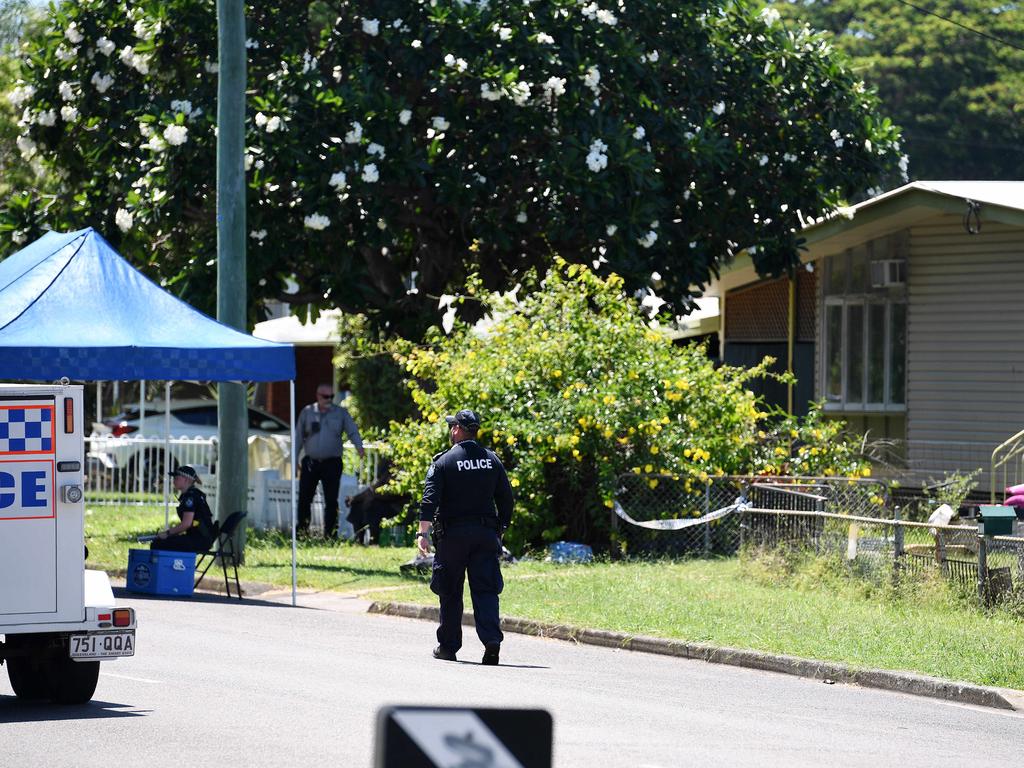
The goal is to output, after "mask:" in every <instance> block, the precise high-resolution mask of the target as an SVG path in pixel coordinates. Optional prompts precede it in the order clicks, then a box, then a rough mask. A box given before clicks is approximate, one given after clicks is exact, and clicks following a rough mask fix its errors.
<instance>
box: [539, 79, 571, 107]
mask: <svg viewBox="0 0 1024 768" xmlns="http://www.w3.org/2000/svg"><path fill="white" fill-rule="evenodd" d="M541 88H542V89H543V90H544V96H545V98H547V99H548V100H549V101H552V100H554V99H555V97H557V96H561V95H562V94H564V93H565V78H564V77H555V76H553V75H552V76H551V77H549V78H548V79H547V80H545V81H544V82H543V83H542V84H541Z"/></svg>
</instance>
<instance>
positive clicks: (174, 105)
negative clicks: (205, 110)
mask: <svg viewBox="0 0 1024 768" xmlns="http://www.w3.org/2000/svg"><path fill="white" fill-rule="evenodd" d="M171 112H181V113H182V114H183V115H185V116H190V115H191V114H192V102H191V101H189V100H188V99H174V100H173V101H171Z"/></svg>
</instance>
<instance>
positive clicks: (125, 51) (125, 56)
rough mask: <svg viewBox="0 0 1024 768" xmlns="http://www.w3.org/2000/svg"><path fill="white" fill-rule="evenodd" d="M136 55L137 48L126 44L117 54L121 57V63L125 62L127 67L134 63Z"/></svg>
mask: <svg viewBox="0 0 1024 768" xmlns="http://www.w3.org/2000/svg"><path fill="white" fill-rule="evenodd" d="M134 55H135V49H134V48H132V47H131V46H130V45H126V46H125V47H124V48H122V49H121V50H120V51H119V52H118V54H117V56H118V58H119V59H121V63H122V64H124V65H125V66H126V67H130V66H131V65H132V56H134Z"/></svg>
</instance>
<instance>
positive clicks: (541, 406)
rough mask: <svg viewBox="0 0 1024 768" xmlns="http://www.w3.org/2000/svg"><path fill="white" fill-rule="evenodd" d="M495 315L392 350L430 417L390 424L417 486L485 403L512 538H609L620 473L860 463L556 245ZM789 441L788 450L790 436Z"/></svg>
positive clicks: (825, 430)
mask: <svg viewBox="0 0 1024 768" xmlns="http://www.w3.org/2000/svg"><path fill="white" fill-rule="evenodd" d="M459 301H463V302H467V301H479V302H481V303H482V304H483V305H484V307H485V309H486V310H487V311H488V318H489V320H488V322H485V323H482V324H477V325H474V326H469V325H466V324H462V323H459V322H458V321H456V323H455V325H454V327H453V328H452V331H451V333H450V334H449V335H447V336H446V335H444V334H443V333H442V332H440V331H438V330H436V329H435V330H434V331H433V332H432V333H431V334H429V335H428V341H429V343H428V344H427V345H425V346H411V345H405V346H398V345H394V346H393V347H392V349H393V350H394V352H395V354H396V355H397V357H398V359H399V360H400V361H401V362H402V365H403V366H404V368H405V370H406V372H407V373H408V375H409V377H410V380H409V382H408V386H409V388H410V392H411V394H412V397H413V400H414V401H415V403H416V405H417V407H418V408H419V411H420V413H421V414H422V418H415V419H408V420H405V421H401V422H395V423H392V425H391V429H390V435H389V438H388V442H389V444H390V446H391V451H392V454H393V458H394V460H395V466H396V474H395V478H394V480H393V485H394V486H395V487H397V489H398V490H400V491H403V492H408V493H413V494H416V493H418V492H419V491H420V490H421V488H422V482H423V477H424V474H425V472H426V469H427V467H428V466H429V463H430V460H431V456H432V454H434V453H435V452H437V451H440V450H443V449H444V448H446V447H447V445H446V441H447V438H446V426H445V425H444V422H443V419H442V416H443V415H444V414H446V413H452V412H454V411H455V410H457V409H459V408H473V409H475V410H478V411H479V412H480V414H481V419H482V421H483V427H482V429H481V433H480V439H481V442H482V443H484V444H485V445H488V446H489V447H491V448H493V449H494V450H495V451H496V453H497V454H498V455H499V456H500V457H501V459H502V461H503V462H504V464H505V466H506V468H507V469H508V471H509V475H510V478H511V481H512V485H513V487H514V488H515V490H516V493H517V500H516V514H515V517H514V524H513V527H512V529H511V530H510V532H509V540H510V542H511V543H512V544H513V545H517V546H522V545H525V544H540V543H543V542H547V541H553V540H557V539H560V538H568V539H572V540H577V541H584V542H588V543H591V544H594V545H597V546H599V547H603V546H605V545H607V543H608V529H609V525H608V522H609V514H608V510H609V508H610V507H611V506H612V499H613V497H614V495H615V493H616V489H617V487H618V483H619V478H620V476H622V475H623V474H625V473H635V474H640V475H644V476H650V477H648V479H647V482H648V483H649V484H651V486H652V487H656V485H657V483H659V482H660V481H659V479H658V478H657V477H656V476H654V475H658V474H667V475H674V476H677V477H685V478H692V479H694V480H695V481H704V480H706V479H707V478H708V477H710V476H716V475H725V474H738V473H751V472H752V473H765V474H774V473H778V472H780V471H787V470H789V471H792V470H799V471H800V472H803V473H808V474H838V473H850V474H852V473H858V474H859V473H861V472H862V471H866V470H865V469H864V465H863V463H862V461H861V460H860V459H859V457H858V454H857V453H856V449H855V447H854V446H853V445H852V444H850V443H848V442H847V441H845V440H843V439H842V438H841V435H840V430H841V428H842V425H841V424H838V423H836V422H831V421H828V420H825V419H823V418H822V417H821V414H820V413H818V412H817V411H814V412H812V414H811V415H810V416H809V417H808V418H807V419H806V420H803V421H799V420H796V419H792V418H788V417H780V416H778V415H777V414H774V415H773V414H771V413H769V412H768V411H767V410H765V407H764V405H763V403H761V402H760V401H759V399H758V398H756V397H755V396H754V395H753V394H752V393H751V392H750V391H749V390H748V389H746V387H745V386H744V385H745V383H746V382H747V381H748V379H750V378H752V377H755V376H763V375H766V367H767V365H768V364H770V362H771V361H770V360H769V361H765V363H762V365H760V366H758V367H756V368H753V369H740V368H734V367H730V366H716V364H715V362H714V361H712V360H711V359H709V358H708V357H707V355H706V353H705V350H704V348H703V347H702V346H699V345H689V346H682V347H680V346H675V345H673V344H672V343H671V341H670V340H669V339H668V337H667V336H666V335H665V334H663V333H661V332H659V331H658V330H656V329H653V328H652V327H651V324H650V323H649V322H648V321H647V320H646V319H645V318H644V316H643V315H642V314H641V312H640V307H639V305H638V303H637V301H636V300H635V299H634V298H632V297H629V296H626V295H624V293H623V281H622V280H621V278H619V277H617V276H615V275H612V276H610V277H608V278H606V279H605V278H601V277H599V276H598V275H596V274H594V273H593V272H592V271H591V270H589V269H587V268H586V267H584V266H580V265H576V264H573V265H569V264H566V263H565V262H564V261H562V260H560V259H556V261H555V266H554V267H552V268H551V270H550V271H549V272H548V273H547V275H546V276H545V277H544V279H543V280H542V281H541V283H540V285H539V286H537V290H535V291H531V292H530V294H529V295H528V296H527V297H526V298H524V299H521V300H520V299H519V298H518V297H517V292H513V293H512V294H506V295H504V296H493V295H484V294H482V292H481V291H480V290H479V288H478V286H477V285H476V284H472V283H471V285H470V286H469V287H468V288H467V295H466V296H464V297H462V298H461V299H459ZM794 449H795V450H794Z"/></svg>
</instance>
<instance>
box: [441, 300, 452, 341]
mask: <svg viewBox="0 0 1024 768" xmlns="http://www.w3.org/2000/svg"><path fill="white" fill-rule="evenodd" d="M441 327H442V328H443V329H444V332H445V333H446V334H449V333H451V332H452V328H454V327H455V305H454V304H453V305H450V306H449V307H448V310H447V311H446V312H445V313H444V314H443V315H442V316H441Z"/></svg>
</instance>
